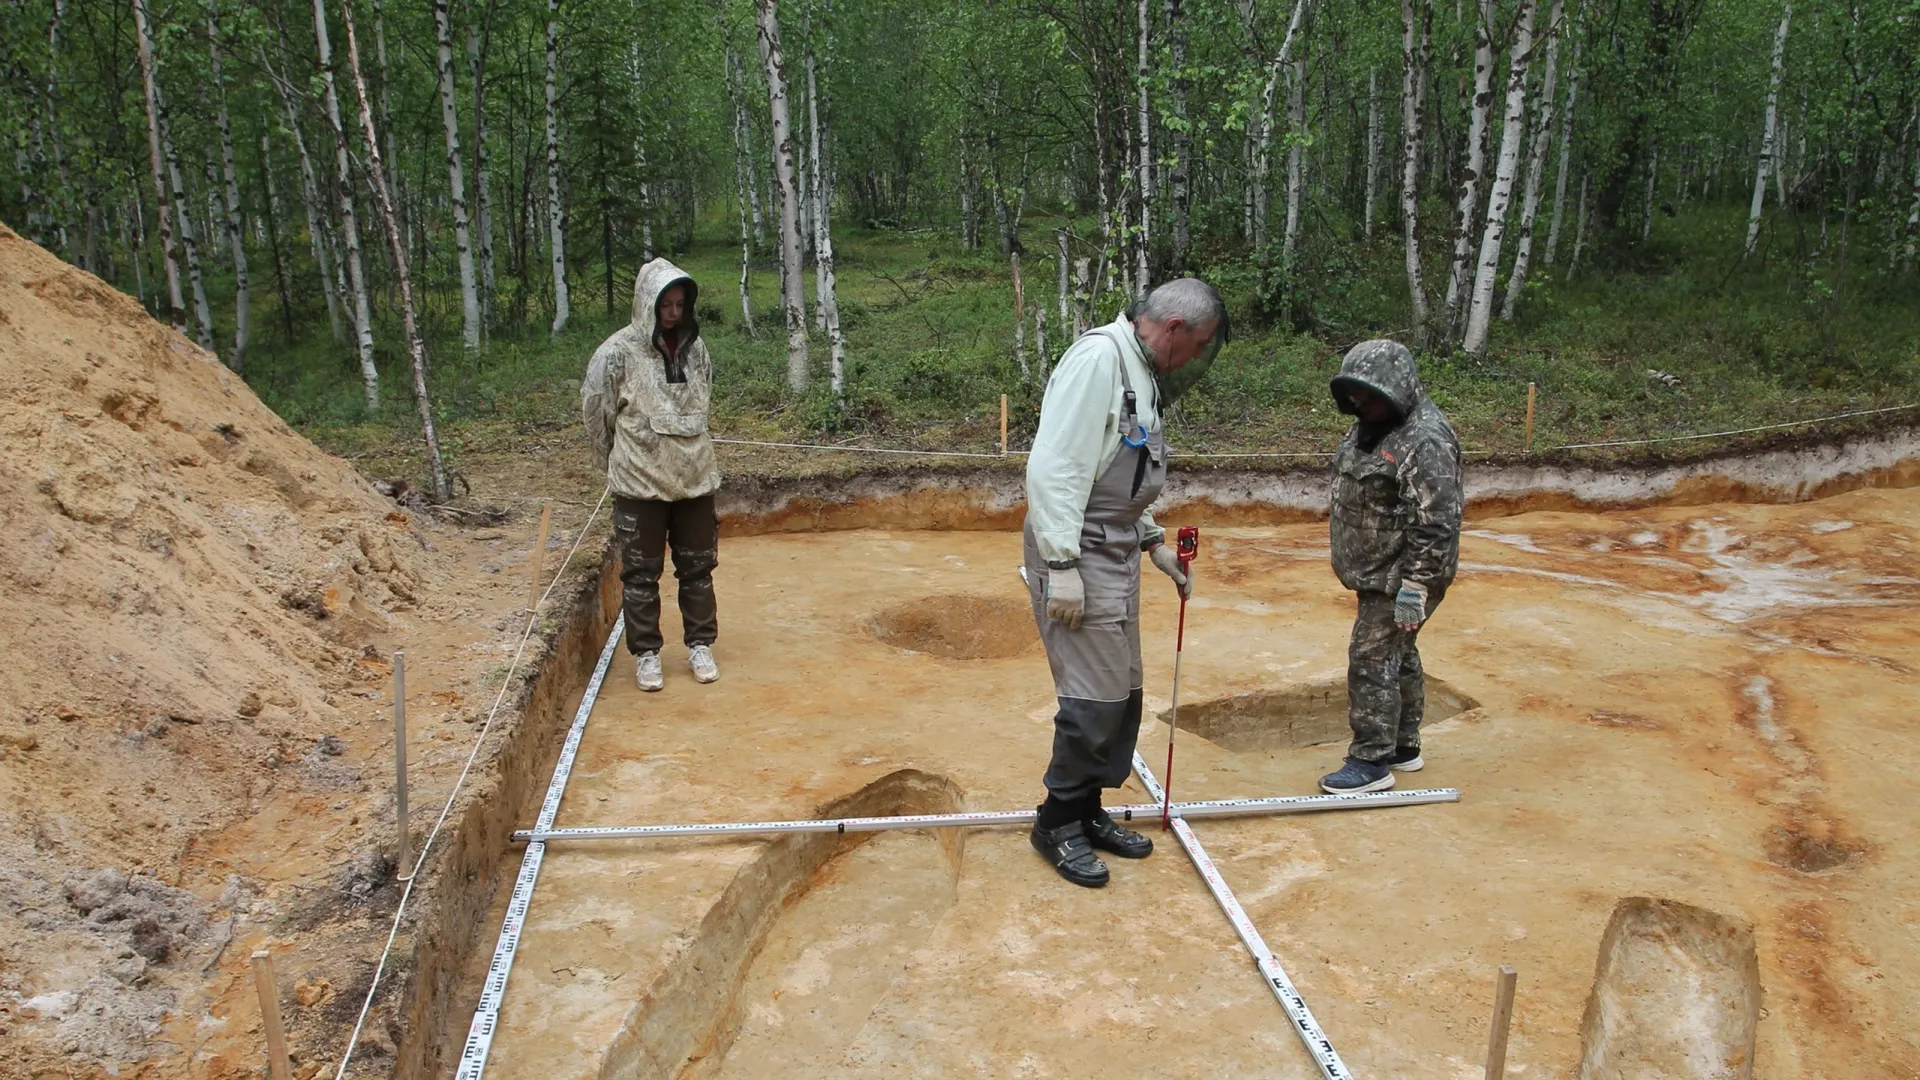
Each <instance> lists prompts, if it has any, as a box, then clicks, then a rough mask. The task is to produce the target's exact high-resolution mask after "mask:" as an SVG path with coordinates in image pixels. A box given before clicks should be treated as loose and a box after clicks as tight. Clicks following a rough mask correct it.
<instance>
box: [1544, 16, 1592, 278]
mask: <svg viewBox="0 0 1920 1080" xmlns="http://www.w3.org/2000/svg"><path fill="white" fill-rule="evenodd" d="M1584 6H1585V5H1584V4H1583V5H1582V7H1583V8H1584ZM1580 44H1581V42H1580V39H1579V38H1577V37H1576V38H1574V39H1573V63H1572V65H1571V66H1572V68H1573V70H1571V71H1569V72H1567V104H1566V107H1565V108H1564V109H1562V110H1561V112H1560V173H1559V175H1558V177H1556V178H1555V180H1554V182H1553V223H1552V224H1551V225H1550V226H1548V228H1547V250H1546V257H1545V258H1544V259H1542V260H1541V261H1542V262H1544V263H1545V264H1546V265H1548V266H1552V265H1553V261H1554V259H1555V258H1557V257H1558V256H1559V254H1560V221H1561V219H1562V218H1563V217H1564V216H1565V214H1564V213H1563V211H1564V210H1565V209H1566V205H1567V172H1568V169H1569V167H1570V166H1571V165H1572V164H1573V105H1574V102H1575V101H1577V100H1578V99H1579V97H1580Z"/></svg>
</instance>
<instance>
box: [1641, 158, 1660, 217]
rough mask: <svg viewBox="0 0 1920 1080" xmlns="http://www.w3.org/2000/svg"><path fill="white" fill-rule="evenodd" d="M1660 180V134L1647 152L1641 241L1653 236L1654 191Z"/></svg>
mask: <svg viewBox="0 0 1920 1080" xmlns="http://www.w3.org/2000/svg"><path fill="white" fill-rule="evenodd" d="M1659 181H1660V136H1658V135H1655V136H1654V137H1653V145H1652V147H1651V148H1650V152H1649V153H1648V154H1647V182H1646V186H1645V188H1644V193H1645V194H1644V196H1643V198H1642V199H1641V206H1640V242H1641V243H1643V244H1644V243H1646V242H1647V241H1648V240H1649V239H1651V238H1652V236H1653V192H1654V188H1655V186H1656V185H1658V183H1659Z"/></svg>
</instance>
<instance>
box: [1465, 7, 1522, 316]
mask: <svg viewBox="0 0 1920 1080" xmlns="http://www.w3.org/2000/svg"><path fill="white" fill-rule="evenodd" d="M1522 2H1526V0H1522ZM1493 20H1494V10H1493V0H1480V18H1479V21H1478V22H1477V23H1476V25H1475V26H1474V28H1473V115H1472V119H1471V120H1470V121H1469V122H1468V125H1467V165H1466V168H1465V169H1464V170H1462V171H1461V174H1460V197H1459V200H1458V202H1457V203H1456V204H1455V206H1454V214H1453V266H1452V269H1451V271H1450V272H1449V273H1448V274H1447V311H1446V320H1447V324H1446V334H1447V336H1448V337H1449V338H1453V337H1456V336H1458V335H1459V333H1460V329H1461V321H1462V319H1463V317H1464V316H1465V315H1466V313H1467V299H1468V297H1467V286H1468V284H1469V282H1470V281H1471V280H1472V272H1473V227H1474V225H1475V224H1477V223H1478V221H1479V218H1480V178H1481V177H1480V174H1481V173H1482V172H1483V171H1485V169H1486V167H1487V152H1486V138H1487V120H1488V117H1489V114H1490V113H1491V112H1492V110H1493Z"/></svg>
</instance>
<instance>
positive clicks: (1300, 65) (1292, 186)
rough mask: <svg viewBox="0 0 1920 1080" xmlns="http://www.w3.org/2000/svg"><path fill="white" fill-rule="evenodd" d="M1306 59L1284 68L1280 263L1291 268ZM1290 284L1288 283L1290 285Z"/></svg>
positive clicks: (1301, 171)
mask: <svg viewBox="0 0 1920 1080" xmlns="http://www.w3.org/2000/svg"><path fill="white" fill-rule="evenodd" d="M1306 139H1307V59H1306V57H1305V56H1297V57H1295V58H1294V60H1293V63H1292V64H1291V65H1290V66H1289V67H1288V69H1287V231H1286V234H1285V236H1284V237H1283V238H1282V239H1281V242H1280V265H1281V266H1283V267H1285V268H1286V269H1287V270H1289V271H1291V270H1292V269H1293V252H1294V248H1296V247H1297V246H1299V243H1300V208H1301V202H1302V199H1303V198H1304V197H1305V195H1306V186H1307V173H1306V161H1307V146H1306ZM1289 287H1291V286H1289Z"/></svg>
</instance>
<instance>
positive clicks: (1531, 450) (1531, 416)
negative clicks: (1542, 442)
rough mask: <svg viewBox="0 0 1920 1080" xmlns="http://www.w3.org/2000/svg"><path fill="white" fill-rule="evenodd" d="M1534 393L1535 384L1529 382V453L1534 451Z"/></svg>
mask: <svg viewBox="0 0 1920 1080" xmlns="http://www.w3.org/2000/svg"><path fill="white" fill-rule="evenodd" d="M1533 394H1534V385H1533V384H1532V383H1528V384H1527V453H1529V454H1531V453H1533Z"/></svg>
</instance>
